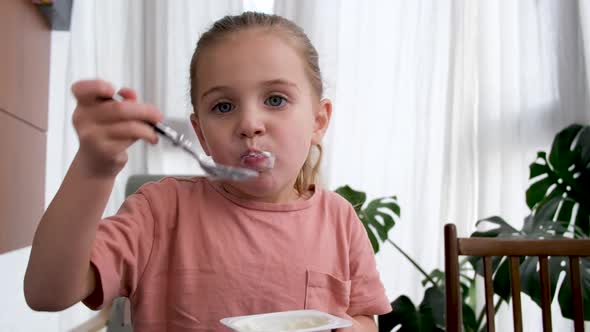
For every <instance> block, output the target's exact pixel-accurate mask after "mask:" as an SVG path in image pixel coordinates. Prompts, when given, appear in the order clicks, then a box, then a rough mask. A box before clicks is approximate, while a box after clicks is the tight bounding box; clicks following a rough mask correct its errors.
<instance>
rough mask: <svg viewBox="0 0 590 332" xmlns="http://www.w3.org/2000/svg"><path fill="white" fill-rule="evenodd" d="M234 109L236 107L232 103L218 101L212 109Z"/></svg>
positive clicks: (223, 110) (220, 111)
mask: <svg viewBox="0 0 590 332" xmlns="http://www.w3.org/2000/svg"><path fill="white" fill-rule="evenodd" d="M233 109H234V105H232V104H231V103H228V102H222V103H218V104H216V105H215V106H213V109H212V111H214V112H218V113H228V112H231V111H232V110H233Z"/></svg>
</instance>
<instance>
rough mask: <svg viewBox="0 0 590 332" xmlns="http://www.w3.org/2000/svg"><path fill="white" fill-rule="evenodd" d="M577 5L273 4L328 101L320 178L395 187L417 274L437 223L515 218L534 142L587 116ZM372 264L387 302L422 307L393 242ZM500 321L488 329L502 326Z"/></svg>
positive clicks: (537, 146) (582, 26)
mask: <svg viewBox="0 0 590 332" xmlns="http://www.w3.org/2000/svg"><path fill="white" fill-rule="evenodd" d="M588 9H589V4H588V2H587V1H580V2H578V1H551V0H541V1H539V0H522V1H513V0H501V1H483V0H481V1H472V0H446V1H441V0H413V1H404V0H396V1H385V0H383V1H377V0H373V1H346V0H342V1H337V0H326V1H321V2H320V1H313V0H300V1H289V0H276V1H275V11H276V13H277V14H279V15H283V16H286V17H288V18H290V19H293V20H294V21H296V22H297V23H298V24H299V25H300V26H302V27H303V29H304V30H305V31H306V32H307V34H308V35H309V36H310V38H311V39H312V42H314V44H315V46H316V47H317V48H318V51H319V53H320V62H321V67H322V69H323V71H324V78H325V81H326V83H327V87H328V89H327V92H326V95H327V96H328V97H330V98H332V99H333V101H334V113H333V122H332V124H331V127H330V129H329V130H328V135H327V138H326V141H325V145H326V150H327V151H326V152H327V153H326V158H325V163H324V167H323V175H324V180H325V183H326V185H327V186H328V187H329V188H330V189H335V188H336V187H339V186H341V185H344V184H349V185H351V186H352V187H353V188H356V189H359V190H362V191H365V192H367V194H368V195H369V196H370V197H378V196H385V195H394V194H395V195H397V196H398V198H399V202H400V205H401V210H402V217H401V221H400V222H399V223H398V224H396V226H395V227H394V229H393V230H392V232H391V233H390V237H391V238H392V239H393V240H394V241H395V242H396V243H397V244H398V245H399V246H401V247H402V248H404V249H405V250H406V251H407V252H409V254H410V255H411V256H412V257H414V258H415V259H416V260H417V261H418V262H419V263H420V264H421V265H422V266H423V267H424V268H425V269H426V270H427V271H430V270H432V269H434V268H440V269H441V270H442V269H443V268H444V264H443V261H444V251H443V232H442V230H443V225H444V224H445V223H447V222H452V223H455V224H456V225H457V227H458V232H459V235H460V236H468V235H469V234H470V233H471V232H472V231H474V224H475V221H476V220H478V219H481V218H484V217H488V216H492V215H499V216H502V217H503V218H504V219H505V220H507V221H508V222H509V223H511V224H512V225H513V226H515V227H517V228H519V227H520V226H521V225H522V220H523V218H524V217H525V216H526V215H527V214H528V212H529V211H528V208H527V207H526V204H525V190H526V188H527V184H528V166H529V164H530V163H532V162H533V161H534V159H535V156H536V152H537V151H539V150H545V151H548V150H549V148H550V144H551V141H552V139H553V137H554V135H555V134H556V133H557V132H558V131H559V130H560V129H562V128H564V127H565V126H567V125H569V124H571V123H573V122H578V123H585V124H588V123H590V112H589V111H588V84H587V76H586V65H585V62H584V61H585V59H586V61H587V56H584V54H590V53H585V52H584V51H585V50H589V49H588V45H590V44H589V43H588V40H589V39H588V38H590V37H589V36H590V35H589V34H588V31H589V27H588V26H589V21H588V17H589V14H590V12H589V11H588ZM377 260H378V266H379V270H380V272H381V276H382V279H383V281H384V283H385V285H386V289H387V293H388V296H389V298H390V299H391V300H393V299H395V298H396V297H397V296H399V295H401V294H406V295H409V296H410V298H411V299H412V301H413V302H414V303H415V304H418V303H420V301H421V299H422V292H423V289H422V287H421V284H420V281H421V280H422V277H421V275H420V274H419V273H418V272H417V271H416V270H415V269H414V268H413V267H412V266H411V265H410V264H409V263H408V262H407V261H406V260H405V259H404V258H403V257H402V256H401V255H400V254H399V253H397V252H396V251H395V249H393V248H392V247H391V246H387V245H385V246H383V249H382V252H381V253H380V254H379V255H378V257H377ZM525 298H526V299H523V301H527V300H528V297H525ZM529 302H530V301H529ZM527 310H528V312H527V313H526V315H527V316H526V317H530V318H531V319H528V318H527V322H526V324H527V325H526V329H527V330H531V331H533V330H540V329H541V325H540V324H541V318H540V311H539V310H538V309H537V308H536V307H535V306H534V305H530V303H529V305H528V306H527ZM508 311H509V310H508V306H506V305H504V309H503V310H501V312H500V315H505V314H506V316H507V317H511V314H510V313H508ZM502 317H504V316H500V319H497V320H496V321H497V324H498V325H499V326H498V330H511V325H510V324H511V320H510V318H508V319H502ZM553 317H554V326H555V327H556V330H559V331H562V330H571V329H572V324H571V322H570V321H565V320H562V319H560V318H561V315H560V313H559V310H558V309H557V310H554V316H553ZM535 324H538V325H535Z"/></svg>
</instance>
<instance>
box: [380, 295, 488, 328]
mask: <svg viewBox="0 0 590 332" xmlns="http://www.w3.org/2000/svg"><path fill="white" fill-rule="evenodd" d="M391 309H392V311H391V312H390V313H388V314H385V315H380V316H379V331H380V332H390V331H392V330H396V331H399V332H430V331H444V330H445V328H444V326H445V294H444V291H443V290H442V288H440V287H437V286H432V287H429V288H427V289H426V291H425V292H424V298H423V299H422V302H421V303H420V305H419V306H418V308H416V307H415V306H414V304H413V303H412V301H411V300H410V299H409V298H408V297H407V296H405V295H402V296H400V297H398V298H397V299H396V300H395V301H393V302H392V303H391ZM476 324H477V322H476V318H475V312H474V311H473V309H472V308H471V307H470V306H468V305H467V304H465V303H463V326H464V328H465V331H467V332H469V331H475V329H476Z"/></svg>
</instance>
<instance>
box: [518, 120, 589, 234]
mask: <svg viewBox="0 0 590 332" xmlns="http://www.w3.org/2000/svg"><path fill="white" fill-rule="evenodd" d="M529 179H531V184H530V186H529V189H528V190H527V192H526V202H527V205H528V206H529V207H530V208H531V210H532V211H533V213H535V212H536V210H538V209H539V208H540V207H542V206H543V205H544V204H546V203H548V202H550V201H553V200H554V199H555V198H556V197H561V198H566V199H568V200H566V201H564V203H562V204H561V205H560V209H559V215H558V216H555V217H556V218H559V220H561V221H563V222H568V223H569V222H570V219H571V217H572V216H573V217H574V218H573V219H574V221H573V225H575V226H576V227H577V228H579V229H580V230H581V231H582V232H583V233H584V234H588V233H590V195H589V194H588V190H589V189H588V188H590V126H582V125H579V124H573V125H571V126H569V127H567V128H565V129H564V130H562V131H560V132H559V133H558V134H557V135H556V136H555V140H554V141H553V144H552V147H551V153H550V154H549V158H547V155H546V154H545V153H544V152H539V153H538V154H537V159H536V160H535V162H533V163H532V164H531V165H530V176H529ZM576 206H577V207H578V208H577V212H576V213H574V211H576ZM573 225H571V226H573Z"/></svg>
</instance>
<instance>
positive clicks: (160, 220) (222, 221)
mask: <svg viewBox="0 0 590 332" xmlns="http://www.w3.org/2000/svg"><path fill="white" fill-rule="evenodd" d="M91 261H92V264H93V265H94V266H95V267H96V269H97V271H98V273H99V275H100V277H99V282H100V284H97V288H96V290H95V292H94V293H93V294H91V295H90V296H89V297H88V298H87V299H86V300H85V301H84V303H85V304H86V305H87V306H88V307H90V308H92V309H97V308H100V307H102V306H103V305H104V303H110V302H111V301H112V300H113V298H114V297H116V296H126V297H129V298H130V301H131V310H132V320H133V327H134V331H136V332H143V331H158V332H161V331H212V330H214V331H228V330H226V329H225V328H224V327H223V326H222V325H221V324H220V323H219V320H220V319H221V318H224V317H232V316H242V315H249V314H257V313H267V312H274V311H285V310H298V309H318V310H322V311H324V312H328V313H331V314H334V315H337V316H341V317H345V318H346V317H349V316H355V315H376V314H384V313H387V312H389V311H390V310H391V306H390V304H389V301H388V299H387V297H386V296H385V290H384V288H383V285H382V283H381V281H380V279H379V273H378V271H377V269H376V266H375V258H374V255H373V250H372V248H371V245H370V242H369V240H368V237H367V234H366V231H365V229H364V227H363V226H362V224H361V222H360V221H359V220H358V218H357V216H356V214H355V211H354V209H353V208H352V206H351V205H350V204H349V203H348V202H347V201H346V200H344V199H343V198H341V197H340V196H339V195H338V194H335V193H333V192H329V191H325V190H321V189H316V190H315V192H314V194H313V196H312V197H311V198H309V199H307V200H302V201H297V202H293V203H287V204H271V203H261V202H250V201H244V200H241V199H239V198H236V197H234V196H232V195H231V194H228V193H227V192H225V191H224V190H223V189H221V188H220V187H219V185H218V184H216V183H211V182H209V181H208V180H206V179H204V178H193V179H179V178H172V177H168V178H164V179H162V180H160V181H159V182H157V183H149V184H146V185H144V186H142V187H141V188H140V189H139V191H138V192H137V193H135V194H134V195H131V196H130V197H128V198H127V200H126V201H125V202H124V203H123V205H122V206H121V208H120V210H119V212H118V213H117V214H116V215H115V216H112V217H109V218H107V219H105V220H103V221H102V222H101V223H100V225H99V228H98V232H97V235H96V240H95V242H94V248H93V251H92V258H91Z"/></svg>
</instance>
